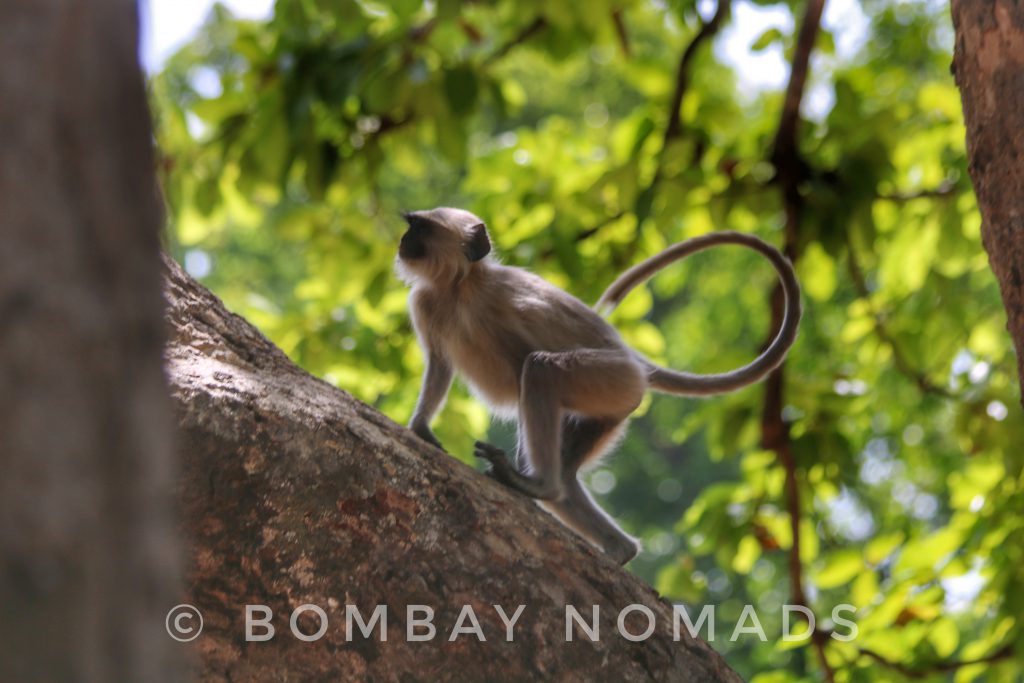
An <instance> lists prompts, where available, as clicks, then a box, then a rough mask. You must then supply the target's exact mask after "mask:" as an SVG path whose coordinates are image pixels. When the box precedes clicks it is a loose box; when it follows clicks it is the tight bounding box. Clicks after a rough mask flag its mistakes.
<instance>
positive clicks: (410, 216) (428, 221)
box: [397, 207, 491, 284]
mask: <svg viewBox="0 0 1024 683" xmlns="http://www.w3.org/2000/svg"><path fill="white" fill-rule="evenodd" d="M402 215H403V216H404V217H405V221H406V223H408V224H409V229H408V230H406V231H405V234H404V235H402V241H401V242H400V243H399V245H398V259H397V265H398V271H399V273H400V274H401V275H402V278H403V279H404V280H406V282H409V283H410V284H411V283H412V282H415V281H416V280H421V279H423V280H429V281H431V282H434V283H437V284H445V283H447V282H455V281H458V280H460V279H462V278H463V277H465V276H466V275H467V274H468V273H469V271H470V270H471V269H472V268H473V266H474V264H476V263H478V262H479V261H481V260H483V258H484V257H485V256H487V255H488V254H489V253H490V252H491V241H490V239H488V237H487V227H486V226H485V225H484V222H483V221H482V220H481V219H480V218H479V217H478V216H474V215H473V214H471V213H470V212H468V211H463V210H462V209H450V208H447V207H441V208H438V209H431V210H429V211H411V212H407V213H404V214H402Z"/></svg>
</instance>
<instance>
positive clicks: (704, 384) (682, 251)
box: [594, 231, 801, 396]
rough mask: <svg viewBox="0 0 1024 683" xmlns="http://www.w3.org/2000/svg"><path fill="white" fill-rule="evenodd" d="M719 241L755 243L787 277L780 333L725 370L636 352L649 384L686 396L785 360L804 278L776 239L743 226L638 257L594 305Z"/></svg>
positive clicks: (759, 373) (717, 389) (611, 302)
mask: <svg viewBox="0 0 1024 683" xmlns="http://www.w3.org/2000/svg"><path fill="white" fill-rule="evenodd" d="M719 244H739V245H741V246H744V247H748V248H750V249H753V250H754V251H756V252H758V253H760V254H762V255H763V256H764V257H766V258H767V259H768V260H769V261H771V264H772V265H773V266H774V267H775V270H776V271H777V272H778V274H779V279H780V280H781V281H782V290H783V292H784V293H785V299H786V311H785V315H784V316H783V318H782V326H781V327H780V328H779V333H778V334H777V335H775V339H773V340H772V342H771V344H769V345H768V348H767V349H765V350H764V352H763V353H762V354H761V355H760V356H758V357H757V358H755V359H754V360H753V361H751V362H750V363H748V364H747V365H744V366H743V367H741V368H738V369H736V370H732V371H730V372H723V373H720V374H712V375H700V374H693V373H688V372H678V371H676V370H672V369H670V368H664V367H661V366H660V365H655V364H654V363H652V362H651V361H649V360H647V359H646V358H644V357H643V356H641V355H640V354H637V357H638V358H639V360H640V362H641V363H643V365H644V366H645V367H646V368H647V372H648V380H649V382H650V387H651V388H652V389H654V390H655V391H661V392H664V393H667V394H679V395H686V396H704V395H708V394H719V393H723V392H727V391H732V390H734V389H739V388H740V387H744V386H746V385H748V384H753V383H754V382H757V381H758V380H761V379H763V378H764V377H765V376H766V375H768V373H770V372H771V371H772V370H774V369H775V368H777V367H778V366H779V365H780V364H781V363H782V361H783V360H785V358H786V352H787V351H789V347H791V346H792V345H793V342H794V341H796V335H797V329H798V327H799V325H800V315H801V304H800V283H799V282H797V279H796V272H795V271H794V270H793V266H792V264H791V263H790V262H789V259H787V258H786V257H785V256H783V255H782V253H780V252H779V250H778V249H776V248H775V247H773V246H772V245H770V244H768V243H767V242H765V241H763V240H761V239H760V238H758V237H754V236H753V235H746V234H744V233H739V232H732V231H721V232H713V233H709V234H707V235H701V236H700V237H694V238H692V239H688V240H686V241H684V242H679V243H678V244H673V245H672V246H671V247H669V248H668V249H665V250H664V251H663V252H661V253H660V254H657V255H656V256H652V257H651V258H649V259H647V260H646V261H642V262H641V263H638V264H637V265H635V266H633V267H632V268H630V269H629V270H627V271H626V272H625V273H623V274H622V275H620V276H619V278H618V279H617V280H616V281H615V282H613V283H612V284H611V286H610V287H608V289H607V290H606V291H605V293H604V294H602V295H601V298H600V299H599V300H598V302H597V304H595V306H594V308H596V309H597V310H598V311H600V312H602V313H608V312H610V311H611V310H612V309H614V308H615V306H617V305H618V304H619V302H620V301H622V300H623V299H624V298H625V297H626V295H627V294H629V293H630V292H631V291H632V290H633V288H634V287H636V286H637V285H638V284H640V283H642V282H645V281H647V280H648V279H650V278H651V277H652V276H653V275H654V274H655V273H657V272H658V271H659V270H661V269H662V268H664V267H665V266H668V265H669V264H672V263H675V262H676V261H678V260H680V259H683V258H686V257H687V256H689V255H690V254H694V253H696V252H698V251H703V250H704V249H708V248H710V247H713V246H717V245H719Z"/></svg>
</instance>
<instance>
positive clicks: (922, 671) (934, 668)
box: [860, 645, 1013, 678]
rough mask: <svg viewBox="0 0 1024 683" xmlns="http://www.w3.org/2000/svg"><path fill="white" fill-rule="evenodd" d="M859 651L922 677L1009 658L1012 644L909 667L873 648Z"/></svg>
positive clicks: (881, 662)
mask: <svg viewBox="0 0 1024 683" xmlns="http://www.w3.org/2000/svg"><path fill="white" fill-rule="evenodd" d="M860 653H861V654H862V655H864V656H865V657H870V658H871V659H873V660H875V661H876V662H878V663H879V664H881V665H882V666H884V667H885V668H887V669H892V670H893V671H896V672H899V673H900V674H902V675H904V676H906V677H907V678H924V677H925V676H929V675H931V674H937V673H949V672H950V671H956V670H957V669H962V668H963V667H965V666H973V665H975V664H991V663H993V662H998V661H1000V660H1003V659H1009V658H1010V657H1011V656H1013V646H1012V645H1007V646H1005V647H1003V648H1001V649H999V650H996V651H995V652H993V653H992V654H989V655H985V656H984V657H979V658H977V659H963V660H955V661H951V662H934V663H932V664H926V665H925V666H920V667H917V666H915V667H910V666H907V665H906V664H901V663H899V662H893V661H890V660H888V659H886V658H885V657H883V656H882V655H880V654H879V653H877V652H875V651H874V650H869V649H867V648H861V649H860Z"/></svg>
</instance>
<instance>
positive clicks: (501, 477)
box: [473, 441, 565, 500]
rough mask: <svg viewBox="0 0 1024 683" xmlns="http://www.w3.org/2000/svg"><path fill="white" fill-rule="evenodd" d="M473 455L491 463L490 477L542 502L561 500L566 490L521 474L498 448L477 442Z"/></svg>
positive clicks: (553, 483) (555, 484) (554, 483)
mask: <svg viewBox="0 0 1024 683" xmlns="http://www.w3.org/2000/svg"><path fill="white" fill-rule="evenodd" d="M473 455H475V456H476V457H478V458H480V459H481V460H486V461H487V462H489V463H491V469H490V471H489V472H488V476H490V477H493V478H494V479H496V480H497V481H499V482H501V483H502V484H504V485H505V486H507V487H509V488H510V489H515V490H516V491H519V492H520V493H525V494H526V495H528V496H529V497H530V498H538V499H540V500H560V499H561V498H562V497H563V496H564V495H565V491H564V489H563V488H562V487H561V486H559V485H558V483H557V482H548V481H546V480H544V479H541V478H540V477H536V476H529V475H526V474H523V473H522V472H520V471H519V470H518V469H517V468H516V466H515V465H513V464H512V462H511V461H510V460H509V457H508V454H507V453H505V451H503V450H502V449H500V448H498V447H497V446H492V445H491V444H489V443H485V442H483V441H477V442H476V447H475V448H474V449H473Z"/></svg>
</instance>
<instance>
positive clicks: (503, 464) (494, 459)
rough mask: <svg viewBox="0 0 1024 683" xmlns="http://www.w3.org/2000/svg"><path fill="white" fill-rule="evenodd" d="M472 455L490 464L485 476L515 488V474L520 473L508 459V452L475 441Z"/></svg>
mask: <svg viewBox="0 0 1024 683" xmlns="http://www.w3.org/2000/svg"><path fill="white" fill-rule="evenodd" d="M473 455H475V456H476V457H478V458H480V459H481V460H486V461H487V462H489V463H490V464H491V466H490V468H488V470H487V476H489V477H492V478H493V479H495V480H497V481H500V482H501V483H502V484H505V485H506V486H508V487H510V488H516V486H515V483H514V478H515V475H517V474H518V475H520V476H522V475H521V474H520V472H519V470H517V469H516V468H515V466H514V465H513V464H512V463H511V462H510V461H509V458H508V454H507V453H506V452H505V451H503V450H502V449H500V448H498V447H497V446H492V445H491V444H489V443H485V442H483V441H477V442H476V445H475V447H474V448H473Z"/></svg>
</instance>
